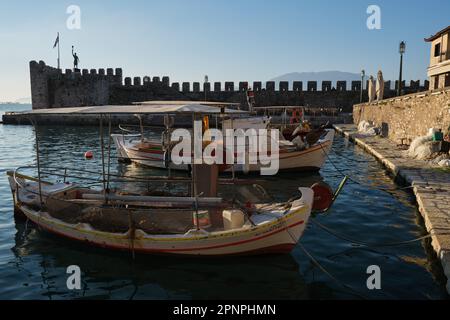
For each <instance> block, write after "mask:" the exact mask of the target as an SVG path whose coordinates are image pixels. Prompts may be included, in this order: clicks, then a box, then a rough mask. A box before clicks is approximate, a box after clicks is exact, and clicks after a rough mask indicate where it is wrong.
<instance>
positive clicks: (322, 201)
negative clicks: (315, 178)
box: [311, 182, 334, 211]
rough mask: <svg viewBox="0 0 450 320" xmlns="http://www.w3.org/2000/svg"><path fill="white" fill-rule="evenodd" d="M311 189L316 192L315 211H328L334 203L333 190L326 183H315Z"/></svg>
mask: <svg viewBox="0 0 450 320" xmlns="http://www.w3.org/2000/svg"><path fill="white" fill-rule="evenodd" d="M311 189H312V190H313V191H314V202H313V210H314V211H324V210H327V209H328V208H329V207H330V206H331V205H332V203H333V197H334V193H333V189H331V187H330V186H329V185H328V184H326V183H324V182H318V183H315V184H314V185H313V186H312V187H311Z"/></svg>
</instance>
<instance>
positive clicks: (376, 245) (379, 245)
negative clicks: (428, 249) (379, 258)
mask: <svg viewBox="0 0 450 320" xmlns="http://www.w3.org/2000/svg"><path fill="white" fill-rule="evenodd" d="M311 222H312V223H313V224H315V225H316V226H318V227H319V228H320V229H322V230H324V231H326V232H328V233H329V234H331V235H333V236H335V237H336V238H338V239H341V240H344V241H347V242H350V243H352V244H356V245H360V246H364V247H367V248H383V247H398V246H403V245H408V244H411V243H414V242H418V241H422V240H425V239H428V238H431V237H433V236H445V235H450V233H433V234H431V233H429V234H426V235H424V236H421V237H418V238H415V239H410V240H404V241H397V242H387V243H368V242H364V241H360V240H356V239H352V238H350V237H347V236H344V235H341V234H339V233H337V232H336V231H335V230H333V229H331V228H330V227H327V226H324V225H323V224H321V223H320V222H318V221H315V220H314V219H311Z"/></svg>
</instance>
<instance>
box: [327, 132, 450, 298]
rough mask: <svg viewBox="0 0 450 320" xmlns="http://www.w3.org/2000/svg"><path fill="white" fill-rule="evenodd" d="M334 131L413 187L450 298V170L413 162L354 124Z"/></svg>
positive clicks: (416, 161) (386, 140)
mask: <svg viewBox="0 0 450 320" xmlns="http://www.w3.org/2000/svg"><path fill="white" fill-rule="evenodd" d="M334 128H335V129H336V131H338V132H340V133H341V134H343V135H345V136H346V137H348V138H349V139H350V140H351V141H353V142H354V143H355V144H357V145H358V146H360V147H362V148H363V149H365V150H366V151H367V152H369V153H370V154H372V155H373V156H375V157H376V158H377V159H378V160H379V161H380V162H381V163H383V164H384V165H385V166H386V167H387V168H388V169H389V170H390V171H391V172H392V173H393V174H394V175H395V176H396V177H397V176H400V177H402V178H403V179H404V180H405V181H406V182H407V183H408V184H410V185H411V186H412V190H413V192H414V194H415V196H416V200H417V204H418V207H419V211H420V213H421V215H422V217H423V219H424V221H425V227H426V229H427V231H428V232H429V233H430V234H431V235H432V238H431V239H432V247H433V249H434V251H435V252H436V254H437V256H438V258H439V260H440V261H441V263H442V266H443V269H444V273H445V275H446V276H447V280H448V281H447V292H448V293H449V294H450V170H448V171H446V170H444V169H442V168H440V167H439V166H437V165H431V164H430V163H428V162H426V161H423V160H416V159H411V158H409V157H407V156H406V151H405V150H402V149H401V148H399V147H398V146H397V145H396V144H395V143H394V142H392V141H390V140H388V139H386V138H382V137H379V136H375V137H373V136H364V135H361V134H359V133H358V128H357V126H356V125H354V124H350V125H348V124H346V125H341V124H339V125H334Z"/></svg>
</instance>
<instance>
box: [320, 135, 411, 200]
mask: <svg viewBox="0 0 450 320" xmlns="http://www.w3.org/2000/svg"><path fill="white" fill-rule="evenodd" d="M320 148H321V150H322V151H323V153H324V154H325V156H326V157H327V159H328V161H329V162H330V163H331V165H332V166H333V167H334V169H335V170H336V171H337V172H339V173H340V174H341V175H342V176H347V177H348V180H349V181H351V182H353V183H355V184H358V185H360V186H363V187H367V188H371V189H376V190H379V191H383V192H386V193H389V194H390V193H391V192H394V191H397V190H406V189H411V188H413V186H406V187H397V188H395V189H388V188H380V187H374V186H371V185H368V184H365V183H363V182H361V181H358V180H355V179H353V178H351V177H350V176H349V175H348V174H346V173H345V172H344V171H343V170H342V169H339V168H338V167H337V166H336V164H335V163H334V162H333V160H331V158H330V156H329V155H328V153H327V152H326V151H325V149H324V148H323V146H322V144H320Z"/></svg>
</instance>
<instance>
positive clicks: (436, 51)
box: [434, 43, 441, 57]
mask: <svg viewBox="0 0 450 320" xmlns="http://www.w3.org/2000/svg"><path fill="white" fill-rule="evenodd" d="M440 55H441V44H440V43H437V44H436V45H435V46H434V56H435V57H439V56H440Z"/></svg>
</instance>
